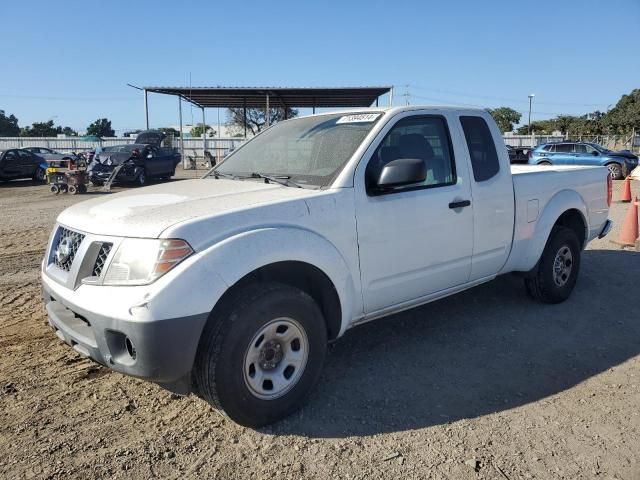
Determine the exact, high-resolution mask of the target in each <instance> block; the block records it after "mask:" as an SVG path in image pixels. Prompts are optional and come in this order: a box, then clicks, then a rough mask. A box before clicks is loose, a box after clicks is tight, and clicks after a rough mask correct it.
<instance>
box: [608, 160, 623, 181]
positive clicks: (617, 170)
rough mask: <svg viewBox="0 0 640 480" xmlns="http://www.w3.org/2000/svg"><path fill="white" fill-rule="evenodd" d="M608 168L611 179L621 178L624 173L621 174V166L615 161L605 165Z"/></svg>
mask: <svg viewBox="0 0 640 480" xmlns="http://www.w3.org/2000/svg"><path fill="white" fill-rule="evenodd" d="M607 168H608V169H609V175H611V179H612V180H622V179H623V178H624V175H623V174H622V167H621V166H620V165H619V164H617V163H610V164H608V165H607Z"/></svg>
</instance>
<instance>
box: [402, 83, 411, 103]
mask: <svg viewBox="0 0 640 480" xmlns="http://www.w3.org/2000/svg"><path fill="white" fill-rule="evenodd" d="M402 96H403V97H404V102H405V105H409V97H411V95H409V85H408V84H407V85H405V86H404V94H403V95H402Z"/></svg>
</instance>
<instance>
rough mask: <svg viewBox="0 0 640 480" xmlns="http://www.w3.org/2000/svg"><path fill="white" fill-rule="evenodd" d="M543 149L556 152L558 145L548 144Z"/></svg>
mask: <svg viewBox="0 0 640 480" xmlns="http://www.w3.org/2000/svg"><path fill="white" fill-rule="evenodd" d="M542 150H544V151H545V152H555V151H556V146H555V145H547V146H545V147H544V148H543V149H542Z"/></svg>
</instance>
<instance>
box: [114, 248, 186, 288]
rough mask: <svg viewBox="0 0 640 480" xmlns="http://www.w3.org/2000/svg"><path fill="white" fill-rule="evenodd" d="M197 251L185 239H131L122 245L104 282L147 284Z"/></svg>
mask: <svg viewBox="0 0 640 480" xmlns="http://www.w3.org/2000/svg"><path fill="white" fill-rule="evenodd" d="M192 253H193V249H192V248H191V246H190V245H189V244H188V243H187V242H185V241H184V240H161V239H159V240H155V239H143V238H127V239H125V240H123V241H122V243H121V244H120V246H119V247H118V251H117V252H116V254H115V256H114V257H113V260H112V261H111V264H110V265H109V268H108V269H107V273H106V274H105V276H104V280H103V282H102V284H103V285H147V284H149V283H152V282H154V281H155V280H157V279H158V278H160V277H161V276H162V275H164V274H165V273H167V272H168V271H169V270H171V269H172V268H173V267H175V266H176V265H178V264H179V263H180V262H181V261H183V260H184V259H185V258H187V257H188V256H189V255H191V254H192Z"/></svg>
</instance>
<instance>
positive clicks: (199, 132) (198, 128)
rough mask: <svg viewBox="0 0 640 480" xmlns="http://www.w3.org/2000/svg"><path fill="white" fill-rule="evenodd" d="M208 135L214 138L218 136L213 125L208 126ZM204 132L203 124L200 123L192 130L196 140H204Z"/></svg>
mask: <svg viewBox="0 0 640 480" xmlns="http://www.w3.org/2000/svg"><path fill="white" fill-rule="evenodd" d="M206 128H207V135H208V136H209V137H213V136H214V135H215V134H216V131H215V130H214V129H213V127H212V126H211V125H207V126H206ZM203 130H204V127H203V124H202V123H198V124H197V125H194V126H193V127H192V128H191V130H190V133H191V136H192V137H194V138H202V131H203Z"/></svg>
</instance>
